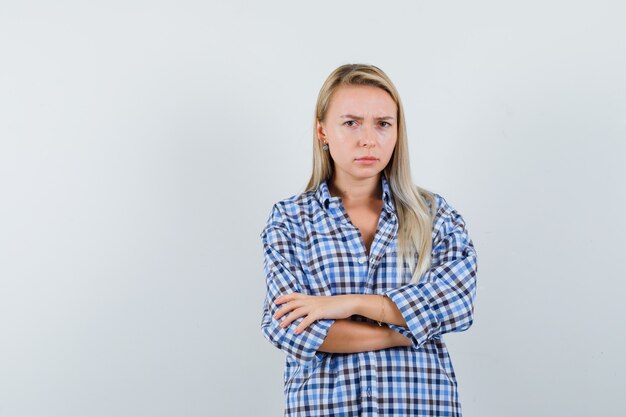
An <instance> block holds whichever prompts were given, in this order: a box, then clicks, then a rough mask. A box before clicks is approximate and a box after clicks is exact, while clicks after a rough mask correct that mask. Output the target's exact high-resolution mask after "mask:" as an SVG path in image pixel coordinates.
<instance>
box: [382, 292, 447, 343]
mask: <svg viewBox="0 0 626 417" xmlns="http://www.w3.org/2000/svg"><path fill="white" fill-rule="evenodd" d="M383 295H385V296H386V297H389V298H390V299H391V300H392V301H393V302H394V303H395V304H396V306H397V307H398V309H399V310H400V313H401V314H402V317H403V318H404V320H405V321H406V324H407V326H408V328H407V327H402V326H396V325H393V324H390V325H389V328H391V329H392V330H395V331H397V332H398V333H400V334H402V335H403V336H405V337H407V338H408V339H409V340H411V342H412V343H413V348H415V349H419V348H420V347H421V346H422V345H423V344H424V343H425V342H426V340H428V338H429V336H431V335H434V334H436V333H437V331H438V329H439V322H438V320H437V316H436V314H435V313H434V312H433V311H432V309H431V307H430V303H429V302H428V298H427V296H426V295H425V294H424V293H423V292H422V291H421V290H420V288H418V286H417V284H408V285H404V286H402V287H399V288H394V289H392V290H389V291H386V292H384V293H383Z"/></svg>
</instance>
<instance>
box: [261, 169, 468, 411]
mask: <svg viewBox="0 0 626 417" xmlns="http://www.w3.org/2000/svg"><path fill="white" fill-rule="evenodd" d="M381 182H382V189H383V203H384V204H383V210H382V212H381V215H380V218H379V221H378V228H377V231H376V236H375V238H374V241H373V243H372V246H371V250H370V254H369V256H368V254H367V251H366V248H365V245H364V243H363V240H362V238H361V234H360V232H359V230H358V229H357V228H356V227H355V226H354V225H353V224H352V222H351V221H350V218H349V216H348V214H347V212H346V210H345V208H344V207H343V205H342V202H341V199H340V198H339V197H332V196H331V195H330V193H329V190H328V184H327V182H326V181H324V182H323V183H322V184H320V186H319V187H318V189H317V190H316V191H315V192H312V191H310V192H306V193H301V194H298V195H295V196H292V197H289V198H286V199H284V200H282V201H279V202H278V203H276V204H275V205H274V206H273V207H272V210H271V213H270V216H269V218H268V220H267V224H266V226H265V227H264V229H263V231H262V232H261V235H260V236H261V239H262V242H263V250H264V269H265V278H266V290H267V293H266V297H265V301H264V305H263V316H262V321H261V329H262V333H263V335H264V337H265V338H266V339H267V340H268V341H269V342H270V343H272V344H273V345H274V346H275V347H277V348H279V349H281V350H282V351H283V352H284V353H285V354H286V357H285V370H284V394H285V416H461V405H460V401H459V395H458V390H457V380H456V376H455V373H454V369H453V367H452V363H451V360H450V355H449V354H448V350H447V348H446V345H445V343H444V341H443V339H442V335H443V334H445V333H448V332H460V331H463V330H466V329H468V328H469V327H470V326H471V325H472V322H473V312H474V299H475V296H476V274H477V261H476V251H475V248H474V245H473V243H472V240H471V239H470V237H469V235H468V232H467V229H466V226H465V221H464V219H463V217H462V216H461V215H460V214H459V213H458V212H457V211H456V210H455V209H454V208H453V207H451V206H450V205H449V204H448V203H447V201H446V200H445V199H444V198H443V197H442V196H440V195H439V194H436V193H435V197H436V201H437V208H436V214H435V218H434V222H433V231H432V239H433V248H432V268H431V269H430V270H429V271H427V272H426V273H425V274H423V275H422V277H421V279H420V282H419V283H418V284H412V283H410V280H411V274H410V271H408V270H406V269H405V270H404V272H403V273H400V269H399V268H398V265H397V262H398V259H397V231H398V219H397V216H396V211H395V204H394V200H393V197H392V195H391V191H390V187H389V183H388V180H387V178H386V177H385V175H384V173H381ZM416 259H417V254H416ZM291 292H300V293H304V294H310V295H339V294H383V295H386V296H388V297H389V298H391V300H392V301H394V302H395V304H396V305H397V306H398V308H399V309H400V311H401V313H402V315H403V317H404V319H405V320H406V323H407V325H408V327H402V326H396V325H391V324H387V325H388V326H389V327H390V328H392V329H393V330H395V331H397V332H399V333H401V334H403V335H405V336H406V337H408V338H409V339H410V340H411V341H412V342H413V344H412V346H410V347H394V348H389V349H381V350H377V351H369V352H360V353H347V354H346V353H342V354H339V353H326V352H318V351H317V349H318V348H319V347H320V345H321V344H322V342H323V341H324V338H325V337H326V335H327V333H328V329H329V328H330V326H331V325H332V324H333V323H334V321H335V320H331V319H324V320H317V321H315V322H314V323H313V324H311V325H310V326H309V327H308V328H307V329H305V330H304V331H303V332H302V333H300V334H298V335H296V334H295V333H294V330H295V328H296V326H297V325H298V324H299V323H300V322H301V321H302V320H303V318H302V317H301V318H298V319H296V320H295V321H294V322H293V323H292V324H291V325H289V326H287V328H286V329H283V328H281V327H280V326H279V320H277V319H274V318H273V317H272V316H273V315H274V314H275V313H276V311H277V310H278V308H279V307H280V306H278V305H276V304H275V303H274V302H273V301H274V300H275V299H276V298H277V297H278V296H280V295H283V294H288V293H291ZM350 319H352V320H356V321H366V322H372V323H376V322H375V321H373V320H370V319H369V318H366V317H362V316H358V315H355V316H352V317H351V318H350Z"/></svg>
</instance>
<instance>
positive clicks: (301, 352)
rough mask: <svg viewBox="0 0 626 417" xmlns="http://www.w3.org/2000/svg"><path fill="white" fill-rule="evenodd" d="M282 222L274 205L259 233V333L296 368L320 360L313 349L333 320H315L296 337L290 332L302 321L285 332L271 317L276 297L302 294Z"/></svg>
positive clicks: (299, 270) (301, 277) (291, 246)
mask: <svg viewBox="0 0 626 417" xmlns="http://www.w3.org/2000/svg"><path fill="white" fill-rule="evenodd" d="M284 219H285V216H284V215H283V214H282V213H281V211H280V210H279V208H278V205H274V207H273V208H272V212H271V214H270V217H269V219H268V222H267V225H266V226H265V228H264V229H263V231H262V232H261V239H262V242H263V253H264V269H265V282H266V296H265V301H264V304H263V318H262V322H261V329H262V332H263V336H265V338H266V339H267V340H268V341H269V342H270V343H271V344H272V345H274V346H275V347H277V348H279V349H281V350H282V351H284V352H285V353H287V354H288V355H291V356H292V357H293V358H294V359H295V360H296V361H297V362H298V363H300V365H302V366H308V365H310V364H311V363H312V362H313V361H315V360H319V359H321V358H322V357H323V356H324V353H322V352H317V349H318V348H319V347H320V345H321V344H322V343H323V342H324V339H325V338H326V335H327V334H328V329H329V328H330V326H331V325H332V324H333V323H334V322H335V320H333V319H322V320H316V321H314V322H313V323H312V324H310V325H309V326H308V327H307V328H306V329H305V330H304V331H302V332H301V333H300V334H295V333H294V331H295V329H296V327H297V326H298V325H299V324H300V322H302V320H303V319H304V318H303V317H300V318H298V319H296V320H294V321H293V322H292V323H291V324H290V325H289V326H287V328H285V329H283V328H281V327H280V326H279V320H277V319H275V318H274V317H273V315H274V314H275V313H276V311H277V310H278V309H279V308H280V305H277V304H275V303H274V300H275V299H276V298H277V297H279V296H281V295H283V294H289V293H292V292H299V293H304V291H303V285H302V283H303V282H305V280H304V271H303V269H302V267H301V266H300V262H299V261H298V258H297V256H296V251H295V244H294V241H293V239H292V238H291V236H292V233H291V231H290V230H289V227H288V226H287V225H286V223H285V220H284Z"/></svg>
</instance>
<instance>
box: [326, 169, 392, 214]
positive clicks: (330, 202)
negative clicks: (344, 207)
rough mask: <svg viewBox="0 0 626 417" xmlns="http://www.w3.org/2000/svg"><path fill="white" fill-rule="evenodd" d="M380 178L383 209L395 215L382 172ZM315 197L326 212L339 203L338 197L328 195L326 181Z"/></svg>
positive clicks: (387, 182) (385, 178)
mask: <svg viewBox="0 0 626 417" xmlns="http://www.w3.org/2000/svg"><path fill="white" fill-rule="evenodd" d="M380 178H381V183H382V187H383V209H384V210H387V211H388V212H389V213H395V203H394V201H393V197H392V195H391V187H390V186H389V181H388V180H387V176H386V175H385V172H384V171H383V172H381V173H380ZM315 197H316V198H317V200H318V201H319V202H320V204H321V205H322V207H324V209H326V210H332V209H333V206H335V205H336V204H335V203H338V202H339V201H340V197H333V196H331V195H330V191H329V190H328V180H327V179H325V180H323V181H322V182H321V184H320V185H319V187H317V191H316V192H315Z"/></svg>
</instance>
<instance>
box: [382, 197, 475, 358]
mask: <svg viewBox="0 0 626 417" xmlns="http://www.w3.org/2000/svg"><path fill="white" fill-rule="evenodd" d="M437 197H438V198H437V199H438V201H439V207H438V209H437V213H436V215H435V218H434V219H433V228H434V231H433V235H434V238H433V249H432V261H431V262H432V264H431V268H430V270H428V271H427V272H426V273H424V275H422V277H421V279H420V281H419V283H417V284H413V283H410V284H406V285H403V286H400V287H398V288H394V289H392V290H389V291H386V292H384V293H383V295H385V296H387V297H389V298H390V299H391V300H392V301H393V302H394V303H395V304H396V305H397V307H398V309H399V310H400V312H401V313H402V316H403V317H404V319H405V321H406V323H407V326H408V328H407V327H402V326H395V325H389V327H390V328H392V329H393V330H395V331H398V332H399V333H401V334H403V335H404V336H406V337H408V338H409V339H410V340H411V341H412V342H413V347H414V348H416V349H417V348H419V347H420V346H421V345H422V344H424V342H426V341H427V340H428V339H431V338H439V337H440V336H441V335H442V334H444V333H449V332H461V331H464V330H467V329H468V328H469V327H470V326H471V325H472V323H473V315H474V299H475V297H476V274H477V272H478V264H477V260H476V259H477V258H476V250H475V248H474V244H473V242H472V240H471V239H470V237H469V235H468V233H467V229H466V227H465V221H464V219H463V217H462V216H461V215H460V214H459V213H458V212H457V211H456V210H455V209H454V208H452V207H451V206H450V205H449V204H448V203H447V202H446V200H445V199H443V197H441V196H437Z"/></svg>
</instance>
